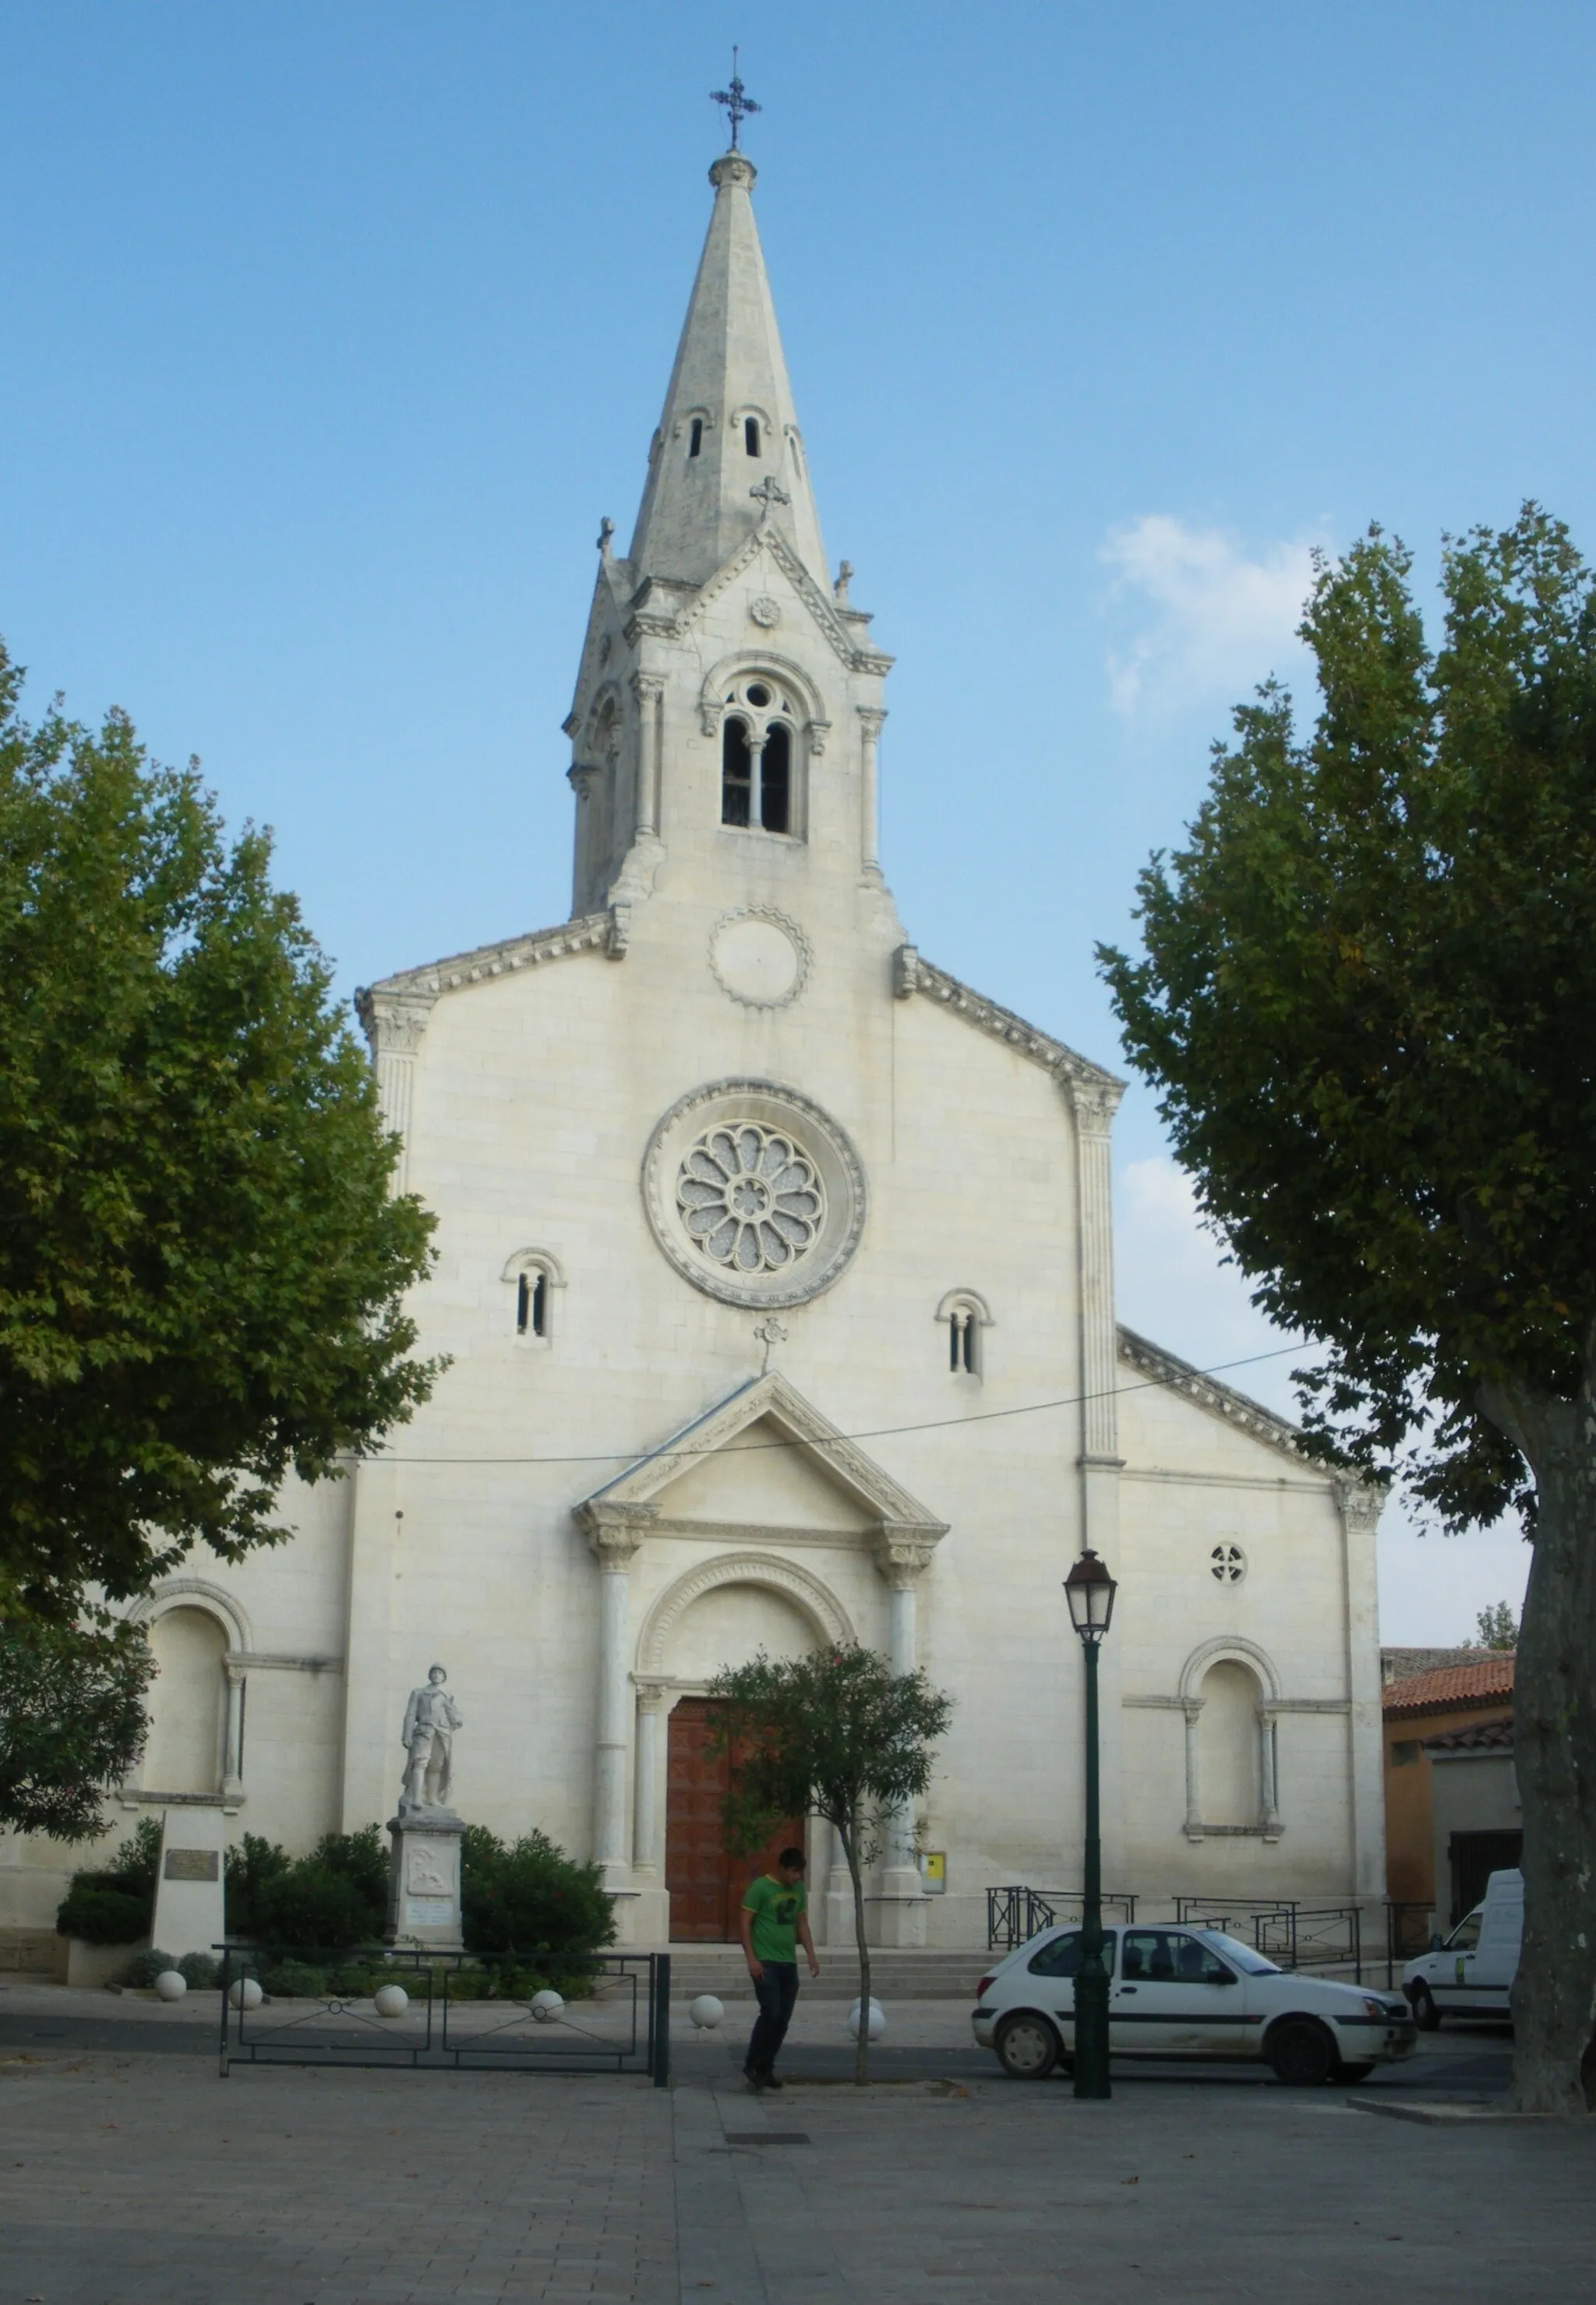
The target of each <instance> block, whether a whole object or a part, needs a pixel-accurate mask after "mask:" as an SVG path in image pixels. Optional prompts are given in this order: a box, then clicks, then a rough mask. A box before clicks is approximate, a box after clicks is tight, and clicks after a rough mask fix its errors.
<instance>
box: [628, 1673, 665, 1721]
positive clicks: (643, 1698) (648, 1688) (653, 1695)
mask: <svg viewBox="0 0 1596 2305" xmlns="http://www.w3.org/2000/svg"><path fill="white" fill-rule="evenodd" d="M633 1679H634V1680H635V1681H636V1687H637V1709H638V1711H639V1712H640V1713H662V1712H663V1711H664V1710H665V1700H666V1697H667V1696H668V1695H669V1694H670V1691H669V1689H668V1688H667V1686H666V1683H665V1682H664V1681H663V1680H642V1679H641V1678H640V1677H638V1676H636V1675H634V1676H633Z"/></svg>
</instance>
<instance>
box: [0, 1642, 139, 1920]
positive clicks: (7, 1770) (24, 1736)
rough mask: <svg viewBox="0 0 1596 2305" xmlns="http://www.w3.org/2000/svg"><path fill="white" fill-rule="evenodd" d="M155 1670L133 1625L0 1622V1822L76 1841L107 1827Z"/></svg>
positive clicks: (134, 1750) (134, 1753)
mask: <svg viewBox="0 0 1596 2305" xmlns="http://www.w3.org/2000/svg"><path fill="white" fill-rule="evenodd" d="M154 1670H155V1661H154V1659H153V1658H152V1657H151V1655H150V1654H149V1643H148V1642H147V1641H146V1639H145V1637H144V1633H143V1630H142V1628H140V1627H139V1626H136V1625H127V1624H123V1625H116V1626H113V1627H110V1628H108V1629H95V1628H93V1627H89V1628H83V1627H81V1626H63V1625H54V1624H48V1623H42V1622H39V1621H38V1620H30V1619H25V1618H16V1619H13V1620H10V1621H8V1622H0V1826H9V1828H10V1829H11V1830H12V1831H13V1833H50V1834H52V1835H54V1837H55V1839H56V1840H57V1841H89V1840H92V1839H93V1838H94V1836H95V1835H96V1834H97V1833H102V1832H103V1831H104V1830H105V1824H104V1819H103V1816H102V1814H101V1797H102V1795H103V1794H104V1793H106V1792H107V1791H109V1790H111V1789H112V1787H113V1786H115V1785H117V1784H119V1783H120V1782H122V1780H123V1778H124V1777H125V1776H126V1775H127V1773H128V1772H129V1771H130V1770H131V1769H132V1765H133V1764H134V1762H135V1761H136V1760H137V1759H138V1757H139V1756H140V1753H141V1752H142V1751H143V1749H144V1738H145V1725H146V1724H145V1719H144V1707H143V1701H142V1700H143V1696H144V1691H145V1688H147V1687H148V1685H149V1678H150V1675H151V1673H152V1672H153V1671H154ZM80 1934H83V1933H82V1932H80ZM134 1934H135V1935H137V1934H138V1932H137V1931H135V1932H134ZM110 1942H112V1943H116V1942H118V1940H116V1939H112V1940H110Z"/></svg>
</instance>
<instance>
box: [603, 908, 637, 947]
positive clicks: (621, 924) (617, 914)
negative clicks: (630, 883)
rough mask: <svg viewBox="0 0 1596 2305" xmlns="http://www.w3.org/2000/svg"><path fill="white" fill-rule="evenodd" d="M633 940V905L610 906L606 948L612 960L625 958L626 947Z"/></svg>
mask: <svg viewBox="0 0 1596 2305" xmlns="http://www.w3.org/2000/svg"><path fill="white" fill-rule="evenodd" d="M631 942H632V907H631V906H630V905H612V906H610V908H609V935H608V937H607V939H606V940H605V946H604V949H605V951H606V952H607V954H608V956H609V957H610V959H611V960H624V959H625V957H626V948H627V947H628V945H630V943H631Z"/></svg>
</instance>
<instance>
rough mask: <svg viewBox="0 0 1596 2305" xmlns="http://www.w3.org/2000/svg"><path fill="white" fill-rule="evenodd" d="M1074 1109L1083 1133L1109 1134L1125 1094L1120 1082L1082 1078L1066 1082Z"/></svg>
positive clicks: (1085, 1134) (1093, 1134) (1089, 1134)
mask: <svg viewBox="0 0 1596 2305" xmlns="http://www.w3.org/2000/svg"><path fill="white" fill-rule="evenodd" d="M1065 1085H1066V1090H1067V1093H1068V1096H1069V1101H1070V1108H1071V1110H1072V1111H1073V1112H1074V1116H1075V1126H1076V1127H1077V1128H1078V1129H1079V1130H1080V1131H1081V1134H1082V1136H1107V1135H1108V1134H1109V1132H1110V1130H1111V1129H1112V1128H1113V1126H1114V1116H1115V1114H1116V1112H1117V1111H1118V1110H1119V1101H1120V1099H1121V1097H1122V1096H1123V1095H1124V1094H1125V1087H1124V1084H1123V1083H1122V1082H1119V1081H1103V1080H1078V1079H1074V1078H1072V1079H1071V1080H1069V1081H1068V1082H1067V1083H1066V1084H1065Z"/></svg>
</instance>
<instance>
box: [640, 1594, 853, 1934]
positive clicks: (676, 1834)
mask: <svg viewBox="0 0 1596 2305" xmlns="http://www.w3.org/2000/svg"><path fill="white" fill-rule="evenodd" d="M727 1567H728V1568H730V1567H731V1564H729V1563H728V1564H727ZM723 1573H724V1572H723ZM808 1597H809V1596H808V1595H804V1596H803V1598H804V1599H805V1600H807V1599H808ZM811 1606H812V1602H811ZM819 1637H820V1636H819V1629H818V1628H817V1626H816V1624H815V1622H814V1620H813V1617H812V1615H811V1613H810V1608H809V1607H806V1606H805V1605H803V1601H802V1600H801V1599H800V1597H799V1594H798V1592H796V1591H794V1589H793V1588H792V1587H791V1586H789V1588H788V1589H787V1590H785V1591H784V1590H780V1589H777V1587H775V1586H772V1585H770V1584H767V1583H765V1582H764V1581H762V1579H761V1578H760V1574H759V1572H758V1571H757V1570H751V1569H746V1568H745V1569H743V1573H742V1574H738V1572H737V1570H736V1569H732V1573H731V1574H730V1575H729V1576H727V1577H726V1581H725V1582H717V1583H716V1584H713V1585H710V1586H708V1587H707V1589H702V1590H700V1592H699V1593H697V1594H696V1595H694V1597H692V1599H691V1601H689V1603H688V1604H687V1605H686V1606H685V1607H684V1608H683V1609H682V1610H681V1611H680V1612H679V1613H676V1614H675V1615H674V1617H673V1619H672V1621H671V1623H670V1625H669V1629H668V1631H667V1632H666V1636H665V1640H664V1643H663V1646H664V1651H665V1654H664V1658H663V1660H662V1662H663V1663H665V1665H666V1671H668V1672H669V1673H670V1675H671V1678H672V1679H673V1680H676V1681H677V1682H678V1683H683V1682H684V1683H686V1685H687V1687H688V1688H690V1689H691V1688H695V1687H696V1688H698V1689H701V1688H703V1685H704V1683H705V1682H706V1681H709V1680H712V1679H713V1677H714V1675H715V1674H716V1673H717V1671H720V1670H721V1668H722V1667H723V1666H726V1665H738V1664H743V1663H747V1662H748V1660H749V1659H750V1658H751V1657H753V1656H754V1655H755V1654H758V1652H759V1651H760V1650H761V1649H762V1650H764V1652H765V1653H766V1654H767V1655H769V1656H777V1657H779V1656H802V1655H804V1654H807V1653H808V1651H809V1650H811V1648H813V1647H814V1646H815V1644H816V1642H817V1640H818V1639H819ZM719 1711H720V1708H719V1706H718V1705H716V1704H715V1702H714V1701H713V1700H712V1699H711V1698H709V1697H704V1696H700V1695H696V1694H695V1695H684V1696H683V1697H679V1698H678V1699H677V1701H676V1703H675V1706H674V1707H673V1708H672V1711H671V1715H670V1720H669V1723H668V1728H667V1736H666V1796H665V1884H666V1889H667V1891H668V1892H669V1893H670V1914H671V1924H670V1927H671V1941H672V1943H673V1944H728V1943H734V1941H735V1939H736V1936H737V1933H738V1927H739V1924H738V1914H739V1912H740V1910H741V1908H742V1904H743V1891H744V1890H745V1889H746V1888H747V1886H748V1884H749V1883H750V1881H751V1880H753V1879H755V1878H756V1877H757V1875H759V1874H760V1873H762V1872H767V1871H768V1870H769V1869H770V1867H772V1866H773V1865H774V1863H775V1861H776V1858H777V1854H778V1853H779V1852H780V1850H783V1849H785V1848H787V1847H789V1846H794V1847H797V1848H800V1849H802V1847H803V1846H804V1845H805V1843H804V1833H803V1824H802V1820H801V1819H799V1818H787V1819H785V1820H784V1821H783V1823H782V1824H779V1825H778V1826H777V1828H776V1830H775V1832H774V1833H772V1834H771V1835H770V1837H769V1839H768V1841H766V1842H764V1843H763V1844H762V1845H761V1846H760V1848H758V1849H753V1850H737V1849H732V1848H729V1847H728V1846H727V1844H726V1829H725V1825H724V1823H723V1812H722V1805H723V1803H724V1802H725V1799H726V1791H727V1789H728V1787H729V1784H730V1782H731V1768H732V1760H733V1756H732V1755H731V1754H730V1753H729V1752H727V1751H726V1750H724V1749H722V1750H719V1751H717V1750H716V1749H715V1747H716V1738H715V1733H714V1731H715V1726H716V1720H717V1714H718V1713H719Z"/></svg>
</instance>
